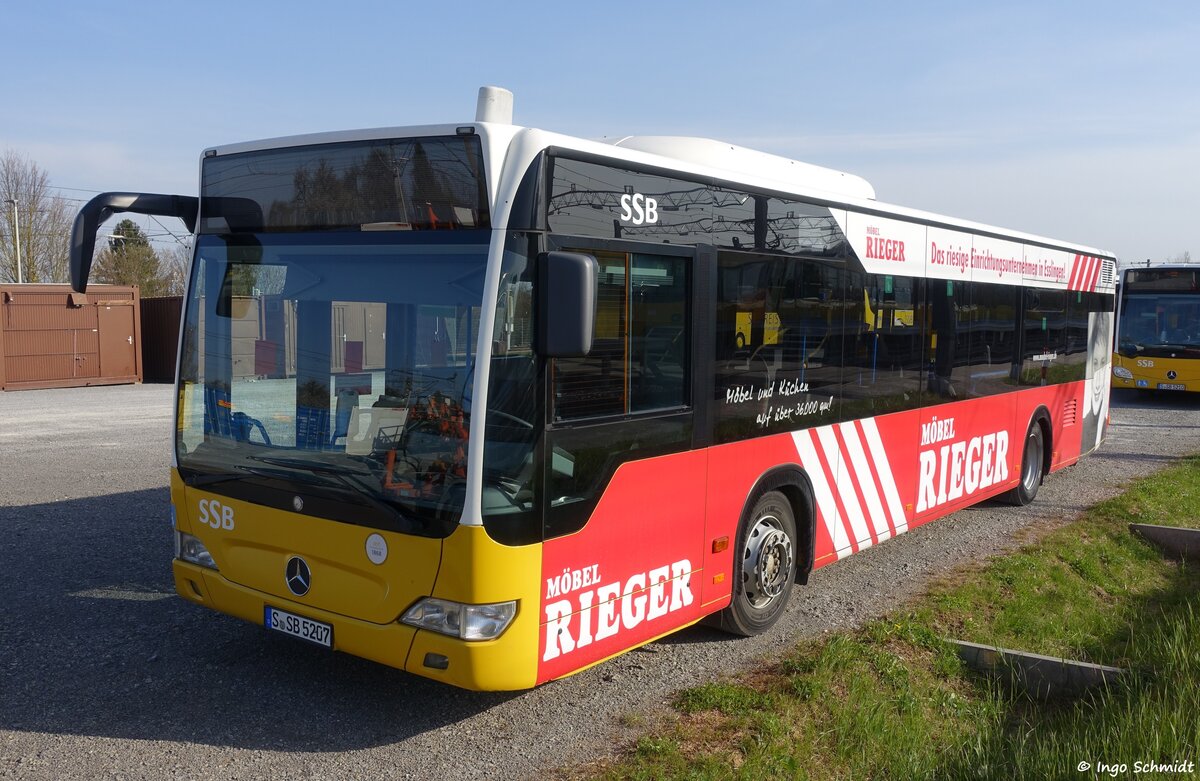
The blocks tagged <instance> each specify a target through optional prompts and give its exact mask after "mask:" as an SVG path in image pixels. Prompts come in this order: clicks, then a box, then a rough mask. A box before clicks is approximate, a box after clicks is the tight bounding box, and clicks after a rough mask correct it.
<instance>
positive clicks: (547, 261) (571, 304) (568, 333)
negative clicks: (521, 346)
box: [537, 252, 600, 358]
mask: <svg viewBox="0 0 1200 781" xmlns="http://www.w3.org/2000/svg"><path fill="white" fill-rule="evenodd" d="M599 276H600V264H599V263H597V262H596V259H595V258H594V257H592V256H591V255H584V254H582V253H579V252H546V253H543V254H542V255H540V256H539V257H538V313H537V314H538V317H537V348H538V352H540V353H541V354H542V355H544V356H546V357H547V358H582V357H583V356H585V355H587V354H588V353H589V352H591V350H592V332H593V329H594V327H595V323H596V295H597V292H598V287H599V286H598V280H599Z"/></svg>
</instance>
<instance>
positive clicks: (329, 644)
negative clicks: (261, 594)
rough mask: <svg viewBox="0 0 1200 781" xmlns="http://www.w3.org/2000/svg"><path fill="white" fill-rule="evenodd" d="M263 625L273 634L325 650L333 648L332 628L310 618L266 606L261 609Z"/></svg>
mask: <svg viewBox="0 0 1200 781" xmlns="http://www.w3.org/2000/svg"><path fill="white" fill-rule="evenodd" d="M263 624H264V625H265V626H266V627H267V629H270V630H271V631H273V632H282V633H283V634H285V635H291V636H292V637H298V638H300V639H301V640H307V641H308V642H310V643H316V644H317V645H319V646H323V647H325V648H333V627H332V626H330V625H329V624H326V623H324V622H321V621H313V620H312V619H311V618H305V617H304V616H298V615H296V614H294V613H289V612H287V611H286V610H280V609H279V608H275V607H271V606H270V605H266V606H265V607H264V608H263Z"/></svg>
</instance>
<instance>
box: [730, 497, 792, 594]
mask: <svg viewBox="0 0 1200 781" xmlns="http://www.w3.org/2000/svg"><path fill="white" fill-rule="evenodd" d="M742 565H743V566H742V584H743V587H744V589H745V592H746V598H747V599H748V600H749V601H750V604H751V605H752V606H754V607H755V608H761V607H764V606H765V605H768V604H770V603H771V601H772V600H774V599H776V598H777V597H778V596H779V595H780V594H782V593H783V590H784V587H785V586H786V585H787V579H788V578H789V577H790V576H791V573H792V541H791V539H789V538H788V535H787V534H786V533H785V532H784V531H783V526H782V525H781V524H780V522H779V519H777V518H775V517H774V516H771V515H766V516H763V517H762V518H759V519H758V522H757V523H755V524H754V528H753V529H751V530H750V533H749V534H748V535H747V536H746V550H745V556H744V558H743V562H742Z"/></svg>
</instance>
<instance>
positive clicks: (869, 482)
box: [838, 422, 892, 542]
mask: <svg viewBox="0 0 1200 781" xmlns="http://www.w3.org/2000/svg"><path fill="white" fill-rule="evenodd" d="M838 428H840V429H841V430H842V439H844V440H845V441H846V453H847V454H848V455H849V456H850V466H852V467H853V468H854V476H855V477H857V478H858V486H859V488H861V489H862V495H863V501H864V502H866V504H867V515H868V516H869V517H870V519H871V523H872V524H873V525H874V526H875V536H877V537H878V538H879V541H880V542H883V541H884V540H886V539H887V538H889V537H891V536H892V532H891V530H890V529H889V528H888V521H887V515H886V514H884V512H883V504H882V503H881V502H880V501H879V492H878V491H876V490H875V478H874V477H873V476H872V475H871V465H870V464H869V463H867V454H866V453H864V452H863V447H862V442H860V441H859V439H858V429H856V428H855V427H854V423H852V422H851V423H840V424H838Z"/></svg>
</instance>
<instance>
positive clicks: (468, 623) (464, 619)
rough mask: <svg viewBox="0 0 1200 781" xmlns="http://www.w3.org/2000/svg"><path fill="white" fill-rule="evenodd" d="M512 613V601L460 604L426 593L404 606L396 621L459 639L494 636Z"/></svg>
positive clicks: (501, 631)
mask: <svg viewBox="0 0 1200 781" xmlns="http://www.w3.org/2000/svg"><path fill="white" fill-rule="evenodd" d="M516 614H517V603H516V602H500V603H497V604H494V605H464V604H462V603H459V602H451V601H450V600H448V599H434V598H433V597H426V598H424V599H421V600H419V601H418V602H417V603H416V604H415V605H413V606H412V607H410V608H409V609H408V610H406V611H405V612H404V615H403V616H402V617H401V618H400V622H401V623H404V624H408V625H409V626H415V627H417V628H418V629H429V630H432V631H434V632H439V633H441V634H443V635H450V636H451V637H457V638H459V639H460V640H495V639H496V638H497V637H499V636H500V635H502V634H504V630H505V629H508V625H509V624H511V623H512V620H513V616H515V615H516Z"/></svg>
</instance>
